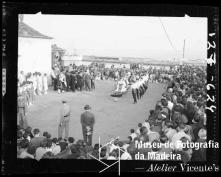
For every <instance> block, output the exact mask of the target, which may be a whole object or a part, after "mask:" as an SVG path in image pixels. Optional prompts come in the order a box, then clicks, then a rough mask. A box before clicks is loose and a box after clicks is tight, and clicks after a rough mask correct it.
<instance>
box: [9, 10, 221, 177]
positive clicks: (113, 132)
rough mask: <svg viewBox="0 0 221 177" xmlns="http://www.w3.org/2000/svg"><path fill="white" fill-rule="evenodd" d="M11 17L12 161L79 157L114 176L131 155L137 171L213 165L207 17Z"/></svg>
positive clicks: (212, 38)
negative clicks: (14, 158)
mask: <svg viewBox="0 0 221 177" xmlns="http://www.w3.org/2000/svg"><path fill="white" fill-rule="evenodd" d="M199 9H200V7H199ZM17 18H18V30H17V34H18V35H17V39H18V40H17V41H18V48H17V49H18V50H17V54H18V55H17V83H16V85H17V90H16V92H17V119H16V120H17V131H16V133H17V143H16V148H17V159H18V160H21V161H26V160H27V159H29V160H30V159H31V160H32V161H36V163H46V162H49V163H51V162H52V163H53V160H61V161H65V160H67V159H69V160H76V162H77V163H78V161H79V163H80V159H84V160H85V161H86V162H87V163H93V162H94V163H95V162H96V164H100V165H103V166H102V168H101V167H99V170H98V169H96V168H95V169H93V170H92V171H94V172H99V173H105V172H107V171H108V170H110V171H111V170H114V171H117V172H118V174H119V175H120V172H121V171H127V168H126V164H127V163H132V162H133V163H134V162H135V163H136V161H139V162H140V161H141V162H142V163H143V165H141V166H139V167H138V166H136V167H134V166H133V167H131V169H132V171H137V172H139V171H142V172H160V171H164V172H168V171H169V172H175V171H181V172H186V171H188V172H194V171H195V172H196V171H201V170H203V171H218V164H216V163H217V161H218V160H217V158H216V160H215V159H214V158H215V156H214V155H215V153H214V152H215V151H218V148H219V142H218V139H217V131H218V130H217V129H216V128H213V127H211V126H214V127H217V126H218V125H216V126H215V124H216V123H215V121H216V120H217V117H218V116H217V114H216V112H217V101H216V100H217V92H216V90H217V89H218V85H217V83H218V78H217V73H216V72H214V71H215V70H216V68H217V67H216V57H217V56H218V53H217V45H218V43H217V38H218V36H217V31H213V30H214V29H217V26H216V25H214V27H213V29H212V31H211V29H210V26H209V25H210V24H211V22H210V20H211V18H209V17H207V16H202V17H198V16H189V15H188V14H184V15H183V16H176V15H174V16H170V17H168V16H166V15H165V16H164V15H160V16H159V15H155V16H151V15H147V16H139V15H132V16H126V15H118V16H116V15H108V16H107V15H85V14H84V15H78V14H68V15H67V14H63V15H61V14H43V13H41V12H39V13H37V14H25V13H20V14H18V15H17ZM210 67H211V68H213V67H214V70H211V68H210ZM216 71H217V70H216ZM6 93H7V88H6ZM212 121H213V123H212ZM214 123H215V124H214ZM211 129H213V131H212V130H211ZM211 132H212V133H213V135H211ZM214 133H215V134H214ZM213 160H214V161H213ZM66 162H67V161H66ZM208 162H210V163H209V164H208ZM25 163H27V162H25ZM196 163H200V164H206V163H207V166H206V167H203V168H201V166H200V165H195V166H193V164H196ZM144 164H145V165H144ZM95 166H96V165H95ZM45 168H47V167H45ZM82 168H83V167H81V168H80V169H81V170H79V169H77V170H76V171H84V170H85V171H87V170H86V167H84V170H82ZM113 168H114V169H113ZM54 172H57V171H56V170H55V171H54ZM71 172H73V171H71Z"/></svg>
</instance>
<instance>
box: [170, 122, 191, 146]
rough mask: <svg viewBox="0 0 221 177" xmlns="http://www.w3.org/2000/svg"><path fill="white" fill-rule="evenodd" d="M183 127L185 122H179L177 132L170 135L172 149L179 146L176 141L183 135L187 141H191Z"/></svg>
mask: <svg viewBox="0 0 221 177" xmlns="http://www.w3.org/2000/svg"><path fill="white" fill-rule="evenodd" d="M185 127H186V126H185V124H183V123H181V124H180V125H179V126H178V128H177V133H176V134H175V135H174V136H173V137H172V143H173V146H174V149H177V148H179V147H178V141H180V140H181V138H183V137H185V138H187V139H188V140H189V141H191V137H190V136H189V135H188V134H186V133H185V132H184V131H185Z"/></svg>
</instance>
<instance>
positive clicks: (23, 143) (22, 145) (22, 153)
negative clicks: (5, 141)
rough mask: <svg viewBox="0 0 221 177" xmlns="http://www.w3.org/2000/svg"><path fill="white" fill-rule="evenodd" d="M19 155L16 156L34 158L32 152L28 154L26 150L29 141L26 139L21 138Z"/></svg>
mask: <svg viewBox="0 0 221 177" xmlns="http://www.w3.org/2000/svg"><path fill="white" fill-rule="evenodd" d="M19 146H20V150H19V151H20V155H19V156H18V157H19V158H22V159H25V158H31V159H34V156H33V155H32V154H29V153H28V152H27V150H28V147H29V141H28V140H27V139H23V140H22V141H21V142H20V143H19Z"/></svg>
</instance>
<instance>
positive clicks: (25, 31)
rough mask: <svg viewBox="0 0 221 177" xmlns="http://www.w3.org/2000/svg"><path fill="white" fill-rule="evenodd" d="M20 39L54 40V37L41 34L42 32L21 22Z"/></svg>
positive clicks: (19, 28)
mask: <svg viewBox="0 0 221 177" xmlns="http://www.w3.org/2000/svg"><path fill="white" fill-rule="evenodd" d="M18 37H27V38H41V39H53V38H52V37H49V36H46V35H44V34H41V33H40V32H38V31H37V30H35V29H33V28H32V27H30V26H28V25H27V24H25V23H24V22H19V27H18Z"/></svg>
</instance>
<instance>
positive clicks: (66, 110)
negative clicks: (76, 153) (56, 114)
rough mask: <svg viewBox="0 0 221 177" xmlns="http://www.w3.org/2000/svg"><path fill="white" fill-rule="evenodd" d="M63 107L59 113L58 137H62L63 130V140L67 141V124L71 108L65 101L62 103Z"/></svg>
mask: <svg viewBox="0 0 221 177" xmlns="http://www.w3.org/2000/svg"><path fill="white" fill-rule="evenodd" d="M62 103H63V106H62V108H61V111H60V122H59V127H58V137H59V138H60V137H62V134H63V131H64V129H65V138H66V139H67V138H68V136H69V122H70V117H71V108H70V105H68V104H67V101H66V100H63V101H62Z"/></svg>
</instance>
